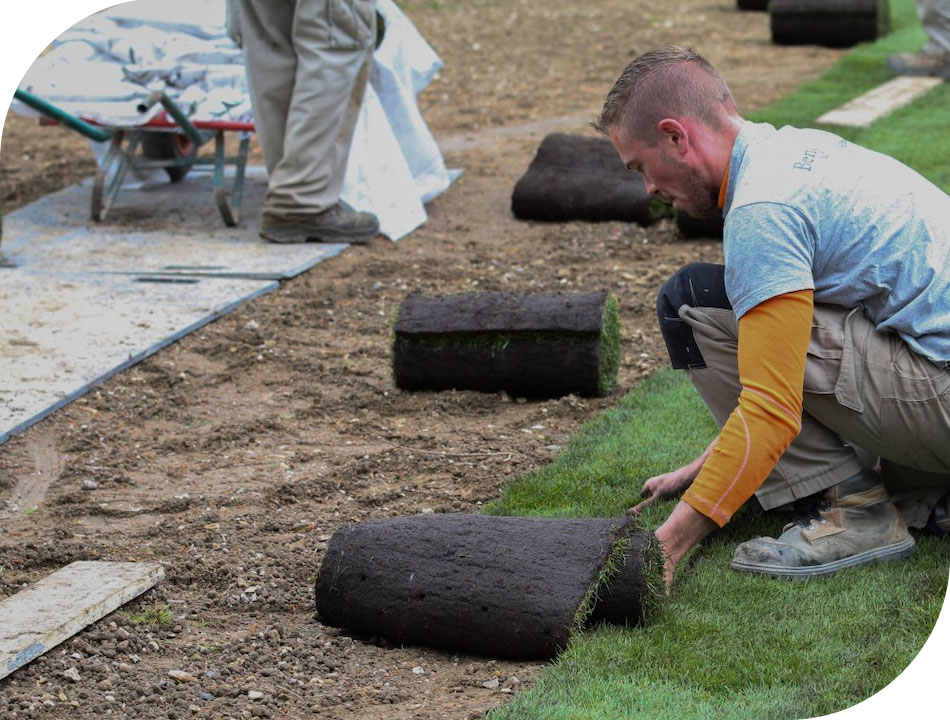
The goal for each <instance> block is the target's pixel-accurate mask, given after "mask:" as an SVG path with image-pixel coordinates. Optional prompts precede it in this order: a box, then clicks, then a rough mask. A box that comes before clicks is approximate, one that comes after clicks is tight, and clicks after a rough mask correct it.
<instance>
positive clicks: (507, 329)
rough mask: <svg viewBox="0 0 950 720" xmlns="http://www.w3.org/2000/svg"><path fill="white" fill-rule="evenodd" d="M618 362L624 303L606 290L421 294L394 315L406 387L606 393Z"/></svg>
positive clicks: (398, 377) (400, 381)
mask: <svg viewBox="0 0 950 720" xmlns="http://www.w3.org/2000/svg"><path fill="white" fill-rule="evenodd" d="M619 364H620V316H619V310H618V306H617V299H616V298H615V297H614V296H613V295H610V294H609V293H607V291H606V290H601V291H598V292H590V293H565V294H556V295H543V294H533V295H525V294H518V293H502V292H484V293H465V294H462V295H449V296H436V297H425V296H419V295H417V296H411V297H408V298H406V299H405V300H404V301H403V302H402V305H401V306H400V308H399V314H398V316H397V318H396V324H395V333H394V338H393V375H394V378H395V382H396V386H397V387H399V388H402V389H404V390H450V389H456V390H479V391H482V392H497V391H499V390H505V391H507V392H508V393H510V394H512V395H516V396H518V397H559V396H562V395H567V394H570V393H577V394H579V395H587V396H595V397H600V396H604V395H607V394H609V393H610V391H611V390H612V389H613V387H614V385H615V384H616V381H617V369H618V367H619Z"/></svg>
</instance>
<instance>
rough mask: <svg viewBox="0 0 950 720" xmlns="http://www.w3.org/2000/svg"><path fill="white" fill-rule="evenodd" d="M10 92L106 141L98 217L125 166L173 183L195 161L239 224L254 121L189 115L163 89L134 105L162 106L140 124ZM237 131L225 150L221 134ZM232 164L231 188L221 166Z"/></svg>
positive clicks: (230, 221)
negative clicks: (103, 119)
mask: <svg viewBox="0 0 950 720" xmlns="http://www.w3.org/2000/svg"><path fill="white" fill-rule="evenodd" d="M14 97H15V98H16V99H17V100H19V101H20V102H22V103H23V104H24V105H27V106H29V107H31V108H32V109H33V110H35V111H36V112H38V113H40V115H42V116H43V118H45V119H46V120H47V121H48V122H49V123H50V124H59V123H61V124H63V125H65V126H66V127H69V128H71V129H73V130H76V131H77V132H79V133H81V134H82V135H84V136H85V137H87V138H89V139H90V140H95V141H97V142H108V143H109V149H108V150H107V152H106V154H105V156H104V157H103V158H102V160H101V161H100V162H99V163H98V168H97V170H96V177H95V181H94V183H93V186H92V208H91V215H92V219H93V220H95V221H97V222H102V221H103V220H105V219H106V215H107V214H108V212H109V209H110V208H111V207H112V204H113V203H114V202H115V198H116V196H117V195H118V194H119V190H120V189H121V187H122V181H123V179H124V178H125V174H126V173H127V172H128V170H129V169H136V170H151V169H155V168H160V169H162V170H164V171H165V172H166V173H167V174H168V177H169V180H170V181H171V182H177V181H179V180H181V179H182V178H183V177H185V175H187V174H188V171H189V170H190V169H191V168H193V167H195V166H196V165H211V166H213V167H214V172H213V179H214V180H213V181H214V199H215V203H216V204H217V206H218V211H219V212H220V213H221V219H222V220H223V221H224V224H225V225H227V226H228V227H234V226H235V225H237V223H238V218H239V215H240V209H241V199H242V195H243V192H244V170H245V168H246V166H247V153H248V146H249V144H250V136H251V133H253V132H254V124H253V123H247V122H231V121H219V120H194V121H193V120H190V119H189V118H188V117H187V116H186V115H185V113H184V112H182V110H181V108H180V107H178V105H176V104H175V102H174V101H173V100H172V99H171V98H169V97H168V96H167V95H166V94H165V93H163V92H161V91H156V92H153V93H152V94H151V95H149V97H148V98H147V99H146V100H145V101H144V102H142V103H140V104H139V105H138V107H137V110H138V111H139V112H140V113H142V114H145V113H146V112H148V111H149V110H150V109H151V108H152V107H154V106H155V105H156V104H160V105H161V106H162V108H163V109H162V111H160V112H159V113H158V114H157V115H156V116H155V117H153V118H151V119H150V120H149V121H148V122H146V123H144V124H142V125H126V126H118V125H105V124H102V123H99V122H97V121H95V120H91V119H89V118H79V117H76V116H75V115H72V114H70V113H68V112H66V111H65V110H63V109H61V108H58V107H56V106H55V105H53V104H51V103H49V102H47V101H46V100H43V99H42V98H39V97H37V96H36V95H33V94H32V93H29V92H27V91H25V90H19V89H18V90H16V92H15V93H14ZM234 131H236V132H239V133H241V138H240V143H239V145H238V152H237V155H234V156H227V155H226V154H225V143H224V140H225V133H226V132H234ZM211 140H214V156H213V157H210V158H205V157H199V155H198V149H199V148H201V147H202V146H203V145H205V144H206V143H208V142H210V141H211ZM229 164H233V165H234V176H233V178H232V179H231V183H230V187H229V186H228V185H227V184H226V183H225V177H224V171H225V167H226V166H228V165H229Z"/></svg>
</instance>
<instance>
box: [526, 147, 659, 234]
mask: <svg viewBox="0 0 950 720" xmlns="http://www.w3.org/2000/svg"><path fill="white" fill-rule="evenodd" d="M511 211H512V212H513V213H514V215H515V217H517V218H519V219H521V220H546V221H564V220H588V221H602V220H621V221H625V222H635V223H638V224H640V225H644V226H646V225H650V224H651V223H653V222H655V221H656V220H657V219H658V218H660V217H662V216H663V215H666V214H668V208H666V206H665V205H664V204H663V203H662V201H659V200H658V199H655V198H651V197H650V196H649V195H648V194H647V191H646V186H645V185H644V184H643V178H641V177H640V175H639V173H636V172H631V171H630V170H628V169H627V168H625V167H624V165H623V162H622V161H621V160H620V157H619V156H618V155H617V151H616V150H614V148H613V146H612V145H611V144H610V141H609V140H608V139H607V138H604V137H584V136H579V135H567V134H565V133H552V134H551V135H548V136H547V137H545V138H544V140H542V141H541V145H540V147H539V148H538V152H537V154H536V155H535V157H534V159H533V160H532V161H531V164H530V165H529V166H528V169H527V171H526V172H525V174H524V175H523V176H522V177H521V178H520V179H519V180H518V182H517V183H516V184H515V188H514V191H513V192H512V194H511Z"/></svg>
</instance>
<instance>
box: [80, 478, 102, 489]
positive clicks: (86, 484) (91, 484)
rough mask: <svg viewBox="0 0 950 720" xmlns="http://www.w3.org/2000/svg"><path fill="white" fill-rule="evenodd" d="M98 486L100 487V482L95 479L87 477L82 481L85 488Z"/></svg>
mask: <svg viewBox="0 0 950 720" xmlns="http://www.w3.org/2000/svg"><path fill="white" fill-rule="evenodd" d="M97 487H99V483H97V482H96V481H95V480H89V479H88V478H87V479H86V480H83V481H82V489H83V490H95V489H96V488H97Z"/></svg>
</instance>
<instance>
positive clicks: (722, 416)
mask: <svg viewBox="0 0 950 720" xmlns="http://www.w3.org/2000/svg"><path fill="white" fill-rule="evenodd" d="M679 315H680V317H681V318H682V319H683V320H684V321H686V322H687V323H688V324H689V325H690V327H691V328H692V331H693V337H694V338H695V341H696V344H697V346H698V347H699V349H700V351H701V352H702V356H703V358H704V359H705V361H706V364H707V367H705V368H702V369H691V370H688V371H687V372H688V374H689V377H690V380H691V381H692V382H693V384H694V385H695V386H696V389H697V390H698V391H699V394H700V395H701V397H702V398H703V400H704V402H705V403H706V405H707V407H708V408H709V409H710V412H711V413H712V415H713V417H714V418H715V420H716V422H717V423H718V424H719V426H720V427H722V425H723V424H724V423H725V421H726V419H727V418H728V417H729V414H730V413H731V412H732V411H733V409H734V408H735V407H736V403H737V402H738V397H739V390H740V385H739V371H738V366H737V361H736V349H737V347H738V336H739V328H738V322H737V321H736V317H735V314H734V313H733V312H732V310H727V309H721V308H711V307H689V306H687V305H684V306H683V307H682V308H680V310H679ZM775 351H776V352H782V349H781V348H775ZM804 389H805V392H804V416H803V422H802V430H801V432H800V433H799V435H798V437H797V438H796V439H795V441H794V442H793V443H792V444H791V446H790V447H789V448H788V450H787V451H786V452H785V454H784V455H783V456H782V457H781V458H780V460H779V462H778V464H777V465H776V466H775V469H774V470H773V471H772V473H771V474H770V475H769V476H768V478H767V479H766V480H765V482H764V483H763V485H762V487H761V488H760V489H759V491H758V492H757V493H756V497H757V498H758V499H759V502H760V503H761V504H762V507H764V508H765V509H766V510H769V509H773V508H776V507H779V506H781V505H784V504H786V503H789V502H791V501H793V500H795V499H798V498H801V497H805V496H807V495H812V494H814V493H816V492H820V491H822V490H825V489H827V488H829V487H831V486H832V485H835V484H837V483H838V482H840V481H842V480H845V479H846V478H849V477H851V476H852V475H854V474H855V473H857V472H859V471H860V470H861V469H862V468H863V467H866V466H869V465H875V464H877V461H878V460H879V461H880V469H881V473H882V476H883V477H884V481H885V484H886V485H887V488H888V491H889V492H890V493H891V496H892V497H893V499H894V501H895V502H896V503H897V505H898V507H899V508H900V509H901V512H902V513H903V515H904V518H905V520H906V521H907V523H908V525H909V526H911V527H923V526H924V525H925V524H926V523H927V518H928V517H929V515H930V512H931V510H932V509H933V507H934V505H935V504H936V502H937V500H938V499H939V498H940V497H941V496H942V495H944V494H945V493H947V492H948V491H950V370H947V369H944V368H941V367H938V366H937V365H935V364H933V363H931V362H930V361H928V360H926V359H924V358H922V357H921V356H919V355H916V354H915V353H913V352H912V351H911V350H910V349H909V348H908V347H907V345H906V344H905V343H904V342H903V341H902V340H901V339H900V337H899V336H897V335H895V334H892V333H881V332H878V331H877V329H876V328H875V327H874V325H873V324H872V323H871V322H870V321H869V320H868V319H867V318H866V317H865V316H864V314H863V312H862V311H861V310H860V309H854V310H848V309H845V308H840V307H836V306H831V305H816V306H815V313H814V320H813V323H812V335H811V341H810V343H809V348H808V359H807V361H806V365H805V387H804Z"/></svg>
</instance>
